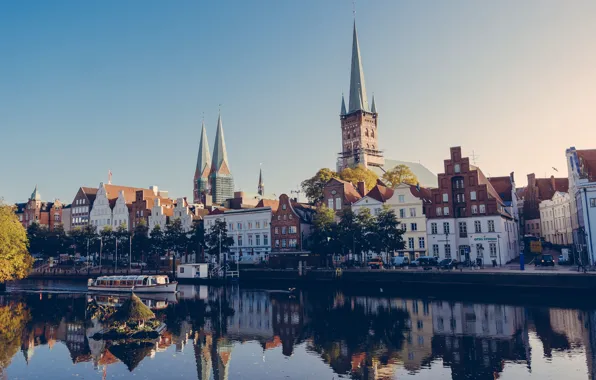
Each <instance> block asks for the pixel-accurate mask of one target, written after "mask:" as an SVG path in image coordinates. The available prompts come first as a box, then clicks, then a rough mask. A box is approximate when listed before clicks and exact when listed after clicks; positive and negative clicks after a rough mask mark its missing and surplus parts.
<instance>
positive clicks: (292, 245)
mask: <svg viewBox="0 0 596 380" xmlns="http://www.w3.org/2000/svg"><path fill="white" fill-rule="evenodd" d="M297 243H298V242H297V241H296V239H290V240H289V246H290V248H296V246H297Z"/></svg>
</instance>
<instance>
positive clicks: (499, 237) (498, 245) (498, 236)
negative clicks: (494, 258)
mask: <svg viewBox="0 0 596 380" xmlns="http://www.w3.org/2000/svg"><path fill="white" fill-rule="evenodd" d="M497 249H498V250H499V267H502V266H503V261H501V235H497Z"/></svg>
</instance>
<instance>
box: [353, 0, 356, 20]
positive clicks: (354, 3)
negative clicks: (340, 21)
mask: <svg viewBox="0 0 596 380" xmlns="http://www.w3.org/2000/svg"><path fill="white" fill-rule="evenodd" d="M352 13H354V20H356V0H352Z"/></svg>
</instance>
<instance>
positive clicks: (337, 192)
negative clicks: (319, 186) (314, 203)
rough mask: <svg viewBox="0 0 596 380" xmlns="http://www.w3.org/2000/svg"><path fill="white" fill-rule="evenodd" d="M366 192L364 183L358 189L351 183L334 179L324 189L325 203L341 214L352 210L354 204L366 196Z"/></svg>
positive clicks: (359, 184) (360, 183)
mask: <svg viewBox="0 0 596 380" xmlns="http://www.w3.org/2000/svg"><path fill="white" fill-rule="evenodd" d="M365 192H366V186H365V183H364V182H359V183H358V188H356V187H355V186H354V185H352V184H351V183H350V182H347V181H342V180H341V179H338V178H332V179H330V180H329V181H328V182H327V183H326V184H325V187H324V188H323V197H324V199H323V203H324V204H325V206H327V207H328V208H329V209H331V210H334V211H335V212H336V213H340V212H341V211H342V210H344V209H346V208H351V207H352V205H353V204H354V203H356V202H357V201H358V200H359V199H360V198H362V197H363V196H364V194H365Z"/></svg>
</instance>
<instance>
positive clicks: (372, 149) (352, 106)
mask: <svg viewBox="0 0 596 380" xmlns="http://www.w3.org/2000/svg"><path fill="white" fill-rule="evenodd" d="M348 105H349V107H348V109H347V110H346V103H345V101H344V98H343V95H342V99H341V113H340V120H341V133H342V138H341V142H342V150H341V152H340V153H339V157H338V160H337V170H338V171H341V170H343V169H345V168H347V167H355V166H358V165H362V166H364V167H366V168H368V167H369V166H378V167H382V166H383V165H384V164H385V160H384V158H383V152H382V151H380V150H379V144H378V131H377V126H378V113H377V108H376V106H375V98H374V96H373V99H372V104H371V106H370V107H369V105H368V98H367V95H366V86H365V84H364V70H363V69H362V59H361V57H360V46H359V45H358V34H357V32H356V21H354V36H353V40H352V67H351V74H350V98H349V103H348Z"/></svg>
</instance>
